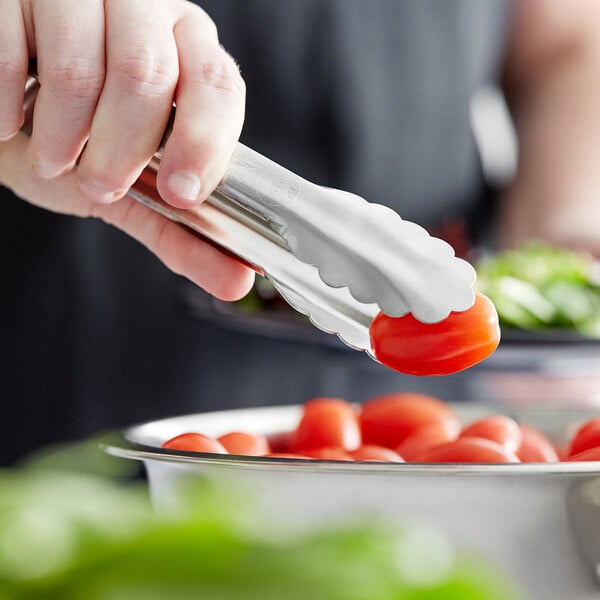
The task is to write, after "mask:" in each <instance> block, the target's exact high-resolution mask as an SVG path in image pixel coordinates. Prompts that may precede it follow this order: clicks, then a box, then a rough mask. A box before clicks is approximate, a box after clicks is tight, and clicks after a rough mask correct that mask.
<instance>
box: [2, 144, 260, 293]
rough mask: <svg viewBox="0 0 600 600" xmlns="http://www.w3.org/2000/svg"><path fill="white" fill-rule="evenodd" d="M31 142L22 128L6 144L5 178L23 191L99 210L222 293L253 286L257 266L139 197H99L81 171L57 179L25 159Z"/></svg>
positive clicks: (52, 204) (49, 202) (68, 209)
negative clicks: (85, 187) (84, 183)
mask: <svg viewBox="0 0 600 600" xmlns="http://www.w3.org/2000/svg"><path fill="white" fill-rule="evenodd" d="M27 142H28V139H27V138H26V137H25V136H24V135H23V134H21V135H17V136H15V137H14V138H13V139H11V140H10V141H9V142H4V143H1V144H0V181H2V182H4V183H5V184H6V185H7V186H8V187H9V188H10V189H12V190H13V191H14V192H15V193H16V194H17V195H18V196H21V197H23V198H27V199H28V200H29V201H30V202H31V203H33V204H35V205H37V206H41V207H43V208H47V209H50V210H53V211H56V212H62V213H67V214H74V215H78V216H81V217H87V216H90V215H93V216H96V217H99V218H101V219H103V220H104V221H106V222H107V223H110V224H112V225H115V226H116V227H118V228H120V229H121V230H123V231H124V232H126V233H127V234H129V235H130V236H132V237H134V238H135V239H136V240H138V241H139V242H141V243H142V244H144V245H145V246H146V247H147V248H148V249H149V250H150V251H152V252H153V253H154V254H155V255H156V256H157V257H158V258H159V259H160V260H161V261H162V262H163V263H164V264H165V265H166V266H167V267H169V268H170V269H171V270H172V271H174V272H175V273H178V274H180V275H183V276H185V277H187V278H188V279H190V280H191V281H193V282H194V283H195V284H196V285H199V286H200V287H202V288H204V289H205V290H206V291H207V292H209V293H211V294H214V295H215V296H217V297H218V298H221V299H223V300H236V299H238V298H241V297H242V296H243V295H245V294H246V293H247V292H248V291H249V290H250V287H251V286H252V282H253V280H254V272H253V271H252V270H250V269H249V268H247V267H245V266H243V265H242V264H241V263H239V262H238V261H236V260H235V259H233V258H231V257H229V256H227V255H225V254H222V253H221V252H219V251H218V250H217V249H215V248H214V247H213V246H211V245H210V244H207V243H206V242H204V241H202V240H201V239H199V238H198V237H196V236H195V235H193V234H192V233H190V232H189V231H187V230H186V229H183V228H182V227H180V226H179V225H176V224H175V223H173V222H171V221H169V220H167V219H166V218H164V217H163V216H161V215H159V214H158V213H156V212H154V211H152V210H151V209H149V208H147V207H145V206H143V205H142V204H139V203H138V202H136V201H135V200H133V199H131V198H129V197H125V198H123V199H121V200H119V201H118V202H115V203H113V204H109V205H103V204H97V203H94V202H92V201H91V200H89V199H88V198H87V197H86V196H84V195H83V194H81V192H80V191H79V189H78V186H77V173H76V172H75V171H72V172H71V173H68V174H66V175H63V176H62V177H59V178H57V179H54V180H52V181H47V180H43V179H41V178H39V177H37V176H36V174H35V172H34V171H33V169H32V167H31V165H30V164H29V163H28V162H27V161H26V160H24V156H25V151H26V147H27Z"/></svg>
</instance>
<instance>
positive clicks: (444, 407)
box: [359, 393, 460, 449]
mask: <svg viewBox="0 0 600 600" xmlns="http://www.w3.org/2000/svg"><path fill="white" fill-rule="evenodd" d="M359 419H360V426H361V431H362V438H363V443H364V444H375V445H378V446H384V447H386V448H391V449H396V448H397V447H398V446H399V445H400V444H402V442H404V440H405V439H406V438H408V437H409V436H411V435H412V434H413V433H415V432H416V431H418V430H419V429H421V428H423V427H426V426H429V425H439V426H441V427H447V428H452V427H456V428H460V422H459V419H458V416H457V415H456V414H455V412H454V410H453V409H452V408H451V407H450V406H449V405H448V404H446V403H444V402H442V401H441V400H439V399H438V398H435V397H433V396H427V395H425V394H417V393H397V394H388V395H385V396H379V397H377V398H372V399H371V400H367V402H365V403H364V404H363V406H362V410H361V412H360V417H359Z"/></svg>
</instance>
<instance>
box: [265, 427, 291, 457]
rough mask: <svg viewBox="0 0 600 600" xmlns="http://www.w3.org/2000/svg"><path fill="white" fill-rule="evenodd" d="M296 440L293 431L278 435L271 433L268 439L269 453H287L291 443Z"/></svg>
mask: <svg viewBox="0 0 600 600" xmlns="http://www.w3.org/2000/svg"><path fill="white" fill-rule="evenodd" d="M295 438H296V432H295V431H282V432H279V433H271V434H269V437H268V442H269V446H270V447H271V453H273V452H289V451H290V449H291V448H292V446H293V445H294V444H293V441H294V439H295Z"/></svg>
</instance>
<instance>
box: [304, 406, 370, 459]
mask: <svg viewBox="0 0 600 600" xmlns="http://www.w3.org/2000/svg"><path fill="white" fill-rule="evenodd" d="M360 444H361V435H360V428H359V425H358V417H357V414H356V410H355V409H354V407H353V406H352V405H351V404H350V403H349V402H346V401H345V400H341V399H340V398H314V399H313V400H310V401H309V402H307V403H306V404H305V405H304V409H303V414H302V417H301V419H300V423H299V424H298V428H297V429H296V435H295V439H294V444H293V450H294V451H295V452H301V453H303V454H306V452H305V451H306V450H313V449H316V448H331V447H337V448H342V449H344V450H347V451H351V450H356V449H357V448H358V447H359V446H360Z"/></svg>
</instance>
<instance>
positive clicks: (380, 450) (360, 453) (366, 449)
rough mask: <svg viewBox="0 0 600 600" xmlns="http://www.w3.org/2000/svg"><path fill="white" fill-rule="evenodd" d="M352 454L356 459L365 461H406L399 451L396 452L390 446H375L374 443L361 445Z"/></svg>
mask: <svg viewBox="0 0 600 600" xmlns="http://www.w3.org/2000/svg"><path fill="white" fill-rule="evenodd" d="M350 456H351V457H352V458H353V459H354V460H359V461H364V462H371V461H375V462H404V459H403V458H402V457H401V456H400V455H399V454H398V453H397V452H394V451H393V450H390V449H389V448H384V447H383V446H375V445H373V444H367V445H366V446H361V447H360V448H359V449H358V450H355V451H354V452H351V453H350Z"/></svg>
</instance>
